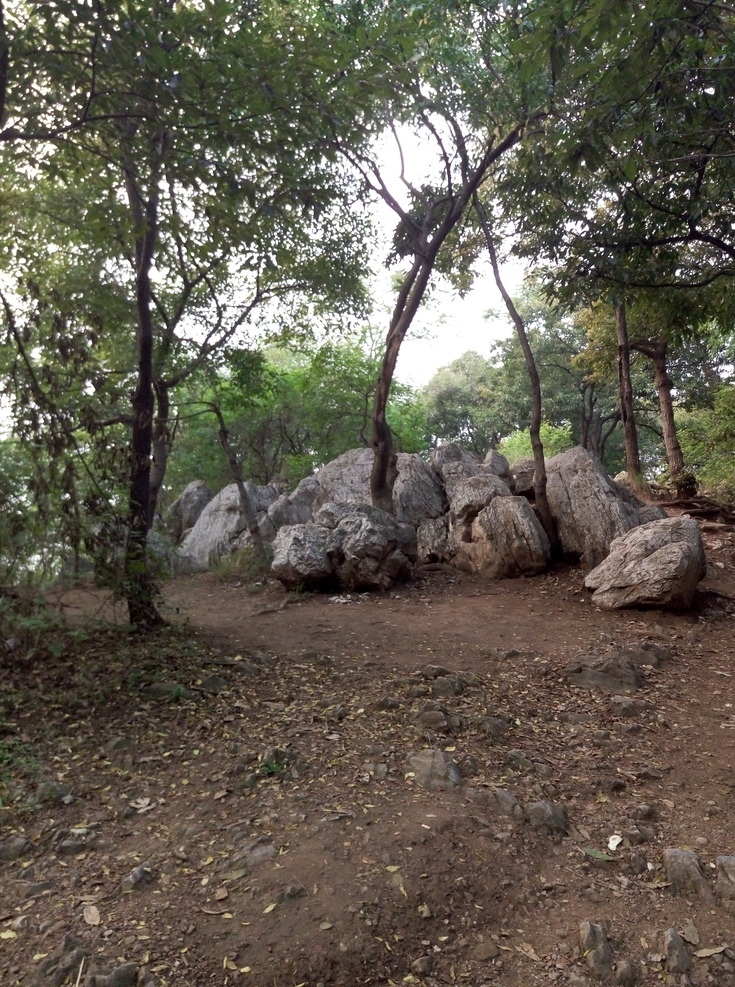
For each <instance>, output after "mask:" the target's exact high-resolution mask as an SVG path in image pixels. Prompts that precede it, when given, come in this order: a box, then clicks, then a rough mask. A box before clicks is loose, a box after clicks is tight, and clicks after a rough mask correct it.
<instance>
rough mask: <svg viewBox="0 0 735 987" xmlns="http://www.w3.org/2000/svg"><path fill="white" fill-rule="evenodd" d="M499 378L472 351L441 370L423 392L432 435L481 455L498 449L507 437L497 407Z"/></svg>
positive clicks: (495, 371) (484, 361) (490, 364)
mask: <svg viewBox="0 0 735 987" xmlns="http://www.w3.org/2000/svg"><path fill="white" fill-rule="evenodd" d="M499 376H500V375H499V373H498V370H497V368H496V367H495V366H493V363H492V362H491V361H490V360H489V359H487V358H486V357H483V356H480V354H479V353H475V352H472V351H469V352H467V353H464V354H463V355H462V356H460V357H458V358H457V359H456V360H453V361H452V363H450V364H449V365H448V366H446V367H442V368H441V369H440V370H438V371H437V372H436V373H435V374H434V376H433V377H432V378H431V380H430V381H429V383H428V384H427V385H426V387H425V389H424V401H425V405H426V412H427V425H428V428H429V430H430V431H431V434H432V435H433V436H435V438H436V439H439V440H442V441H444V442H456V443H458V444H459V445H461V446H463V447H464V448H466V449H469V450H470V451H471V452H474V453H476V455H478V456H484V455H485V453H486V452H487V451H488V449H496V448H497V446H498V443H499V441H500V439H501V438H502V436H503V435H504V434H507V424H506V421H505V419H504V418H503V417H502V415H501V414H500V412H499V410H498V408H497V403H498V401H497V399H498V391H499V379H498V378H499Z"/></svg>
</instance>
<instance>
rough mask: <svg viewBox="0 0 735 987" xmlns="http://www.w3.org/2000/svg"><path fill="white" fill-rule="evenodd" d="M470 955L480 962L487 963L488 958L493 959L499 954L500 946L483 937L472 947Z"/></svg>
mask: <svg viewBox="0 0 735 987" xmlns="http://www.w3.org/2000/svg"><path fill="white" fill-rule="evenodd" d="M472 955H473V957H474V958H475V959H476V960H479V961H480V962H481V963H487V962H488V960H494V959H496V958H497V957H498V956H500V947H499V946H498V945H497V944H496V943H494V942H493V941H492V940H491V939H483V940H482V941H481V942H478V943H476V945H475V946H474V947H473V949H472Z"/></svg>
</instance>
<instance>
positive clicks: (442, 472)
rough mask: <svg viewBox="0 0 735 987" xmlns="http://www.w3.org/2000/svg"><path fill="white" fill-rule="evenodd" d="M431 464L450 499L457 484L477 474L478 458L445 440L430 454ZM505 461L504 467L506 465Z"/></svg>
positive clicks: (479, 469) (478, 468)
mask: <svg viewBox="0 0 735 987" xmlns="http://www.w3.org/2000/svg"><path fill="white" fill-rule="evenodd" d="M431 465H432V467H433V469H434V470H435V471H436V472H437V473H438V474H439V476H440V478H441V481H442V484H443V485H444V490H445V492H446V495H447V497H448V498H449V499H450V500H451V499H452V497H453V496H454V491H455V489H456V487H457V484H458V483H460V482H461V481H462V480H469V479H470V477H472V476H479V474H480V473H481V472H482V470H481V466H480V460H479V459H478V458H477V456H475V455H473V453H471V452H468V451H467V450H466V449H462V448H460V447H459V446H458V445H455V443H454V442H446V443H445V444H444V445H441V446H439V447H438V448H436V449H435V450H434V451H433V452H432V454H431ZM507 465H508V464H507V463H506V467H507Z"/></svg>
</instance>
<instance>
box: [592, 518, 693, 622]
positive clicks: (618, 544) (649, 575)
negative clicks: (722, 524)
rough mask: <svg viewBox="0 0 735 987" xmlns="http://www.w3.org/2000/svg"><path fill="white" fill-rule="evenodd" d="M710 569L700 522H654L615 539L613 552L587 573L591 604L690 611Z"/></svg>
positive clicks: (671, 519) (668, 519) (673, 519)
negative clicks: (700, 584)
mask: <svg viewBox="0 0 735 987" xmlns="http://www.w3.org/2000/svg"><path fill="white" fill-rule="evenodd" d="M706 572H707V563H706V560H705V554H704V545H703V544H702V536H701V534H700V531H699V525H698V523H697V522H696V521H695V520H693V519H692V518H689V517H676V518H666V519H665V520H663V521H651V522H649V523H648V524H644V525H641V526H640V527H638V528H635V529H634V530H632V531H629V532H628V533H627V534H625V535H623V536H621V537H620V538H616V539H615V540H614V541H613V543H612V545H611V546H610V554H609V556H608V557H607V558H606V559H605V561H604V562H602V564H601V565H598V566H597V568H596V569H593V570H592V572H590V573H588V574H587V577H586V579H585V581H584V585H585V586H586V587H587V589H591V590H594V593H593V595H592V602H593V603H594V604H595V605H596V606H598V607H601V608H602V609H605V610H616V609H620V608H623V607H665V608H667V609H671V610H687V609H688V608H689V607H690V606H691V605H692V600H693V599H694V593H695V590H696V588H697V583H698V582H699V581H700V579H703V578H704V576H705V575H706Z"/></svg>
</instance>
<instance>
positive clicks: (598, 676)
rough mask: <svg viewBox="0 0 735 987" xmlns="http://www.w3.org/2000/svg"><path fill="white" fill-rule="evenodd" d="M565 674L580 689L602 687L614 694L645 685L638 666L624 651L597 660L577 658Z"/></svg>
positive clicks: (634, 689)
mask: <svg viewBox="0 0 735 987" xmlns="http://www.w3.org/2000/svg"><path fill="white" fill-rule="evenodd" d="M564 674H565V675H566V677H567V679H568V680H569V682H570V683H571V684H572V685H576V686H577V687H578V688H580V689H595V688H597V689H602V690H603V691H604V692H609V693H613V694H614V695H625V694H626V693H630V692H635V691H636V689H640V688H641V687H642V686H643V685H645V679H644V678H643V676H642V675H641V673H640V672H639V671H638V669H637V668H636V666H635V665H634V664H632V663H631V662H630V661H628V659H627V658H626V657H625V655H624V653H622V652H618V651H615V652H612V653H611V654H610V655H608V656H607V657H605V658H599V659H597V660H596V661H583V660H581V659H580V660H577V661H574V662H572V664H571V665H569V666H567V668H566V669H565V672H564Z"/></svg>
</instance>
